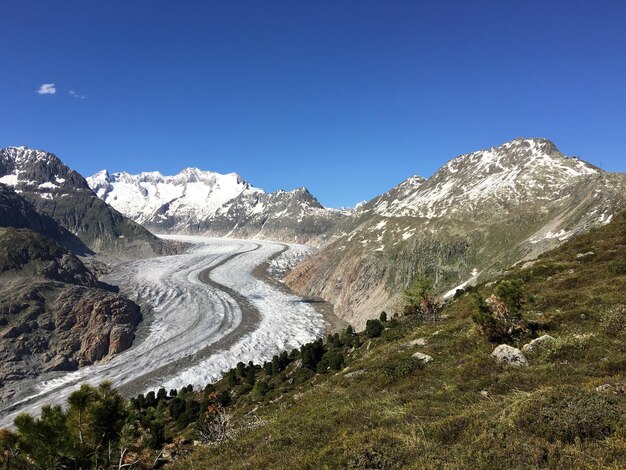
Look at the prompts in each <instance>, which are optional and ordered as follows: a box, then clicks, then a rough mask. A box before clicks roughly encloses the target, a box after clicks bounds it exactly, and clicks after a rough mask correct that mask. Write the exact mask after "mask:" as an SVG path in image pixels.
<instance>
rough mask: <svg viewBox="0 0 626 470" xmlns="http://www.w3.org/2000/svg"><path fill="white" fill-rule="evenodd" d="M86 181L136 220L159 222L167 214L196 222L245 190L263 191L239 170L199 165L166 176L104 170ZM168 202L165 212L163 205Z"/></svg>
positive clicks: (103, 197)
mask: <svg viewBox="0 0 626 470" xmlns="http://www.w3.org/2000/svg"><path fill="white" fill-rule="evenodd" d="M87 183H88V184H89V186H90V187H91V189H92V190H93V191H94V192H95V193H96V194H97V195H98V197H100V198H101V199H103V200H105V201H107V202H109V203H110V204H111V205H112V206H113V207H115V208H116V209H117V210H119V211H120V212H122V213H123V214H125V215H126V216H127V217H130V218H131V219H133V220H134V221H135V222H138V223H140V224H148V225H157V226H158V225H159V224H160V223H161V222H160V219H161V220H162V219H163V217H168V216H172V217H176V218H178V219H180V221H184V222H185V223H192V222H197V221H199V220H203V219H206V218H207V217H209V216H211V215H212V214H214V213H215V211H216V210H217V209H219V208H220V207H221V206H223V205H224V204H225V203H226V202H228V201H230V200H231V199H234V198H236V197H237V196H239V195H240V194H242V193H244V192H246V193H250V194H256V193H259V192H262V191H261V190H260V189H257V188H254V187H252V186H251V185H250V184H249V183H247V182H245V181H244V180H243V179H242V178H241V177H240V176H239V175H237V174H236V173H230V174H227V175H221V174H219V173H214V172H212V171H201V170H198V169H197V168H187V169H185V170H183V171H181V172H180V173H179V174H177V175H174V176H163V175H162V174H161V173H159V172H158V171H151V172H145V173H139V174H137V175H131V174H128V173H126V172H121V173H113V174H110V173H109V172H108V171H106V170H102V171H100V172H98V173H96V174H95V175H93V176H90V177H88V178H87ZM166 205H167V206H168V208H167V211H165V213H163V211H162V210H161V209H162V208H163V206H166ZM160 210H161V211H160ZM157 214H158V215H157Z"/></svg>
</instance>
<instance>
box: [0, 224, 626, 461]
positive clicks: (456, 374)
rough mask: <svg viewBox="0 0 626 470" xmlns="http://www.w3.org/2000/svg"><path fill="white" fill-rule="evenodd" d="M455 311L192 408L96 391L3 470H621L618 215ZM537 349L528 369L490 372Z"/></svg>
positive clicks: (304, 358) (397, 324) (408, 320)
mask: <svg viewBox="0 0 626 470" xmlns="http://www.w3.org/2000/svg"><path fill="white" fill-rule="evenodd" d="M494 295H496V296H494ZM455 297H457V298H456V299H455V300H453V301H451V302H449V303H448V304H447V305H444V306H443V307H442V308H441V309H440V310H439V311H438V313H437V314H435V315H429V316H424V315H421V314H420V313H419V312H420V311H422V312H423V311H425V310H427V308H426V307H429V306H431V304H430V302H431V301H432V299H431V298H430V297H428V295H427V293H425V294H424V296H423V297H422V302H421V305H419V306H418V308H417V309H415V308H413V309H407V310H406V311H407V312H411V311H415V310H417V312H418V313H413V314H411V315H397V316H395V315H394V316H392V315H391V313H390V314H389V315H388V318H387V321H384V322H383V327H384V329H382V331H377V329H378V328H377V327H379V326H380V325H379V324H378V323H377V322H376V321H373V322H371V323H370V324H369V326H368V329H367V330H366V332H362V333H359V334H354V333H353V332H351V331H349V330H348V331H346V332H344V333H342V334H338V335H334V336H331V337H330V338H328V339H327V340H325V341H324V342H322V341H318V342H316V343H311V344H309V345H306V346H304V347H302V348H301V349H300V350H299V351H292V352H291V353H284V354H282V355H280V356H276V357H275V358H274V360H273V361H272V362H268V363H265V364H263V365H253V364H248V365H246V364H243V363H240V364H239V365H238V366H237V367H236V368H234V369H232V370H231V371H229V372H228V373H227V374H226V375H225V376H224V378H223V379H222V380H221V381H220V382H219V383H217V384H214V385H208V386H207V388H206V389H205V390H204V391H203V392H193V391H191V390H190V389H189V390H187V389H182V390H180V391H176V390H174V391H170V392H169V393H168V392H166V391H165V390H160V391H159V392H158V393H156V394H155V393H151V394H148V395H147V396H145V397H144V396H139V397H137V398H134V399H132V400H130V401H129V402H127V403H126V404H125V405H124V406H121V405H120V404H119V402H118V401H117V399H116V398H115V397H116V395H115V394H114V393H112V392H110V391H109V390H108V389H106V388H105V389H101V390H91V391H90V390H84V391H83V394H82V395H79V396H77V397H76V396H75V397H74V400H73V401H72V402H71V404H70V406H69V408H68V410H67V411H61V410H59V409H57V410H56V411H54V409H53V410H47V412H46V413H47V414H44V416H43V418H42V419H40V420H33V419H26V418H24V417H22V418H21V419H22V421H21V423H18V424H19V425H18V429H17V431H16V432H7V431H5V432H3V433H2V434H0V447H1V449H0V450H1V451H2V455H3V457H2V458H3V459H4V462H3V463H4V465H5V467H6V468H24V467H23V466H24V465H27V464H33V462H35V460H36V459H37V456H38V455H39V456H41V455H46V456H47V457H46V458H49V454H50V453H54V454H55V455H56V460H54V462H65V464H66V465H68V468H74V467H72V465H74V466H76V465H77V462H78V461H79V460H80V459H83V460H82V461H81V462H85V463H83V465H87V466H89V467H90V468H91V466H93V463H94V459H96V460H97V459H100V460H98V462H99V464H100V465H101V467H98V468H118V464H128V465H126V466H125V467H124V468H155V467H160V466H168V468H173V469H190V468H191V469H205V468H241V469H244V468H246V469H247V468H273V469H300V468H310V469H318V468H329V469H334V468H354V469H357V468H359V469H387V468H389V469H393V468H415V469H418V468H419V469H422V468H468V469H470V468H472V469H473V468H489V469H492V468H502V469H511V468H567V469H570V468H623V463H624V462H626V341H625V340H626V213H624V214H621V215H620V216H619V217H617V218H615V219H614V220H613V221H612V222H611V223H609V224H608V225H606V226H604V227H602V228H599V229H595V230H593V231H592V232H590V233H588V234H586V235H583V236H580V237H578V238H576V239H574V240H571V241H569V242H567V243H566V244H564V245H563V246H562V247H560V248H558V249H556V250H554V251H551V252H549V253H547V254H545V255H543V256H541V257H540V258H539V259H538V260H536V261H534V262H532V263H526V265H525V266H519V267H516V268H514V269H512V270H510V271H509V272H508V273H507V276H506V277H505V278H504V279H501V280H499V281H498V282H496V283H491V284H488V285H483V286H479V287H477V288H473V289H470V292H458V295H457V296H455ZM433 316H434V317H435V321H433V319H432V317H433ZM544 335H550V336H551V337H552V339H551V340H550V339H545V337H544V341H543V342H541V343H534V344H535V345H536V344H538V346H537V345H536V346H535V348H534V349H533V350H532V351H530V352H528V351H527V350H526V349H527V348H525V352H524V355H525V357H526V359H527V361H528V362H527V365H526V366H524V365H522V366H519V365H511V364H507V363H499V362H497V361H496V360H495V359H494V358H493V357H492V356H491V354H492V352H493V351H494V349H495V348H496V347H497V346H498V345H499V344H500V343H501V342H503V341H505V342H507V343H509V344H510V345H511V346H514V347H519V348H522V346H523V345H525V344H527V343H528V342H530V341H531V340H532V339H533V338H537V337H542V336H544ZM418 352H419V353H422V354H425V355H428V356H430V357H431V358H432V361H429V362H426V361H423V360H422V359H420V358H419V357H414V354H415V353H418ZM422 357H424V356H422ZM81 396H82V398H85V397H87V398H86V399H84V400H81ZM81 403H82V405H81ZM107 407H110V408H111V409H113V410H114V411H115V413H109V414H104V415H103V413H102V410H103V409H109V408H107ZM78 417H82V418H81V419H82V423H83V424H82V426H83V429H82V434H81V435H84V436H85V437H84V439H83V438H81V439H83V440H81V441H80V442H79V440H78V436H79V432H78V431H79V427H78V426H79V425H78V424H77V423H79V422H81V419H79V418H78ZM109 417H112V418H110V419H109ZM51 429H54V430H55V431H54V432H52V431H51ZM59 429H60V431H59ZM102 429H104V430H105V431H102V432H105V434H102V432H100V431H99V430H102ZM43 435H46V436H51V435H52V436H54V439H56V440H53V439H50V438H49V437H46V438H45V439H44V438H42V437H41V436H43ZM102 435H107V436H109V437H108V441H106V442H105V441H103V438H101V437H99V436H102ZM111 449H112V450H111ZM16 451H17V453H16ZM120 455H121V456H122V458H121V459H120ZM94 456H97V458H96V457H94ZM107 456H108V457H107ZM39 458H40V459H43V457H39ZM39 461H42V460H39ZM46 462H51V460H47V461H46ZM68 462H69V463H68ZM86 462H89V464H86ZM20 465H22V466H21V467H20Z"/></svg>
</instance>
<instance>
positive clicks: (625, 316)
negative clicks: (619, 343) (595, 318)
mask: <svg viewBox="0 0 626 470" xmlns="http://www.w3.org/2000/svg"><path fill="white" fill-rule="evenodd" d="M600 325H601V328H602V332H603V333H605V334H607V335H615V334H619V333H622V332H623V331H625V330H626V305H618V306H616V307H613V308H612V309H611V310H609V311H607V312H606V313H605V314H604V315H603V316H602V320H601V323H600Z"/></svg>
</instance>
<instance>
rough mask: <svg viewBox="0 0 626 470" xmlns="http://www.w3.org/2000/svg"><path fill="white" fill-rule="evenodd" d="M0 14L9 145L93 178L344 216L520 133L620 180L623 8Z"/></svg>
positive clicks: (1, 135)
mask: <svg viewBox="0 0 626 470" xmlns="http://www.w3.org/2000/svg"><path fill="white" fill-rule="evenodd" d="M0 17H1V18H2V34H1V35H0V63H1V64H2V71H1V73H0V103H1V105H2V110H3V112H2V117H0V146H2V147H4V146H7V145H22V144H23V145H28V146H31V147H36V148H43V149H46V150H49V151H52V152H54V153H56V154H58V155H59V156H60V157H61V158H62V159H63V160H64V161H65V162H66V163H67V164H68V165H70V166H71V167H73V168H75V169H76V170H78V171H79V172H80V173H82V174H83V175H85V176H88V175H90V174H92V173H94V172H95V171H97V170H100V169H102V168H107V169H109V170H110V171H121V170H125V171H129V172H139V171H147V170H159V171H161V172H163V173H166V174H171V173H175V172H178V171H179V170H181V169H182V168H184V167H189V166H197V167H199V168H201V169H207V170H214V171H219V172H222V173H224V172H231V171H235V172H237V173H239V174H241V175H242V176H243V177H244V178H245V179H247V180H248V181H250V182H251V183H253V184H254V185H256V186H259V187H262V188H264V189H266V190H269V191H273V190H276V189H279V188H284V189H291V188H294V187H299V186H307V187H308V188H309V189H310V190H311V192H312V193H313V194H315V195H316V196H317V197H318V199H319V200H320V201H321V202H322V203H323V204H325V205H328V206H335V207H339V206H351V205H353V204H355V203H356V202H358V201H361V200H364V199H370V198H372V197H374V196H376V195H378V194H380V193H382V192H384V191H386V190H387V189H389V188H390V187H392V186H394V185H395V184H397V183H398V182H400V181H402V180H404V179H405V178H407V177H409V176H410V175H413V174H420V175H423V176H429V175H431V174H432V173H433V172H434V171H435V170H436V169H437V168H438V167H439V166H441V165H442V164H443V163H444V162H445V161H447V160H449V159H450V158H452V157H454V156H456V155H458V154H461V153H465V152H469V151H473V150H477V149H480V148H484V147H489V146H492V145H497V144H500V143H503V142H505V141H508V140H510V139H513V138H515V137H518V136H525V137H548V138H550V139H552V140H553V141H554V142H555V143H556V145H557V146H558V147H559V148H560V149H561V151H563V152H564V153H566V154H569V155H579V156H581V157H582V158H584V159H586V160H588V161H590V162H592V163H594V164H596V165H599V166H600V167H602V168H604V169H607V170H611V171H626V151H625V149H624V147H625V145H624V143H625V140H626V2H624V1H602V0H600V1H597V2H589V1H584V2H583V1H575V0H570V1H552V2H548V1H532V0H531V1H525V2H508V1H502V0H498V1H483V2H474V4H473V5H471V4H470V2H462V1H457V2H450V1H436V2H435V1H433V2H419V1H416V0H414V1H406V2H405V1H383V0H381V1H368V0H357V1H342V0H334V1H326V0H316V1H287V0H284V1H270V0H259V1H239V0H231V1H226V0H224V1H192V0H188V1H173V0H171V1H159V0H150V1H139V0H133V1H98V2H86V1H84V0H82V1H60V2H51V1H37V2H34V1H28V0H20V1H19V2H10V1H3V2H2V3H0ZM43 84H54V88H55V90H56V93H54V94H51V93H47V94H38V93H36V90H38V89H39V87H40V86H41V85H43ZM48 91H51V88H50V87H49V88H48ZM70 91H72V92H73V94H70Z"/></svg>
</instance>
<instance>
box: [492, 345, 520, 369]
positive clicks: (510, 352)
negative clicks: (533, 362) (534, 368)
mask: <svg viewBox="0 0 626 470" xmlns="http://www.w3.org/2000/svg"><path fill="white" fill-rule="evenodd" d="M491 356H492V357H493V358H495V360H496V361H498V362H504V363H505V364H509V365H511V366H516V367H526V366H527V365H528V361H527V360H526V357H525V356H524V354H522V351H520V350H519V349H517V348H514V347H513V346H509V345H508V344H501V345H500V346H498V347H497V348H496V349H494V350H493V352H492V353H491Z"/></svg>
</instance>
